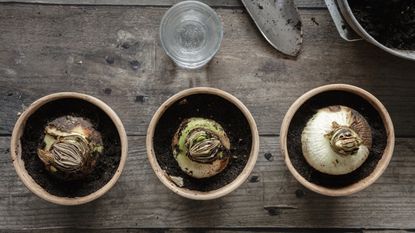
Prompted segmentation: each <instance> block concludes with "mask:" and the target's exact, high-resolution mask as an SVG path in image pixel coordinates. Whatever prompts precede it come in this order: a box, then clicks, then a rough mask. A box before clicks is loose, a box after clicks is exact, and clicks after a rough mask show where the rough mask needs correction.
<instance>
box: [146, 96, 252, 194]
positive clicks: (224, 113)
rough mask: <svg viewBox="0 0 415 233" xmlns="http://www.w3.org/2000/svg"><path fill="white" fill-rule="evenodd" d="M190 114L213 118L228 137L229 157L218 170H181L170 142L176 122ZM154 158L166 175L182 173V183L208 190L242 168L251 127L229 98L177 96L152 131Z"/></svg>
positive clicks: (221, 183)
mask: <svg viewBox="0 0 415 233" xmlns="http://www.w3.org/2000/svg"><path fill="white" fill-rule="evenodd" d="M190 117H203V118H208V119H212V120H215V121H216V122H218V123H219V124H220V125H221V126H222V127H223V128H224V130H225V132H226V134H227V135H228V137H229V139H230V141H231V160H230V162H229V165H228V166H227V167H226V168H225V170H224V171H222V172H221V173H219V174H217V175H215V176H213V177H210V178H204V179H196V178H193V177H190V176H188V175H187V174H186V173H184V172H183V171H182V170H181V169H180V167H179V165H178V164H177V162H176V160H175V159H174V157H173V153H172V150H171V142H172V138H173V136H174V134H175V133H176V130H177V129H178V127H179V125H180V123H181V122H182V121H183V120H184V119H187V118H190ZM153 141H154V152H155V155H156V158H157V161H158V163H159V165H160V167H161V168H162V169H164V170H165V171H166V172H167V174H168V175H170V176H176V177H182V178H183V187H184V188H188V189H191V190H197V191H212V190H216V189H219V188H221V187H223V186H225V185H227V184H229V183H231V182H232V181H233V180H235V178H236V177H237V176H238V175H239V174H240V173H241V172H242V170H243V169H244V168H245V165H246V163H247V161H248V159H249V154H250V151H251V144H252V139H251V130H250V127H249V124H248V122H247V120H246V118H245V116H244V115H243V113H242V112H241V111H240V110H239V109H238V108H237V107H236V106H234V105H233V104H232V103H230V102H229V101H227V100H225V99H223V98H221V97H219V96H215V95H208V94H195V95H191V96H188V97H185V98H183V99H181V100H178V101H177V102H176V103H174V104H173V105H172V106H171V107H170V108H169V109H167V110H166V112H165V113H164V114H163V115H162V116H161V118H160V120H159V122H158V124H157V126H156V129H155V133H154V138H153Z"/></svg>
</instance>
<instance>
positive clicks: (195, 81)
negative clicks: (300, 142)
mask: <svg viewBox="0 0 415 233" xmlns="http://www.w3.org/2000/svg"><path fill="white" fill-rule="evenodd" d="M164 12H165V9H160V8H135V7H130V8H126V7H107V6H101V7H76V6H71V7H64V6H51V5H48V6H39V5H2V7H1V8H0V87H1V88H0V106H2V111H1V112H0V134H2V135H7V134H10V133H11V130H12V127H13V124H14V122H15V121H16V119H17V114H18V113H19V112H21V111H23V109H24V108H25V107H26V106H28V105H29V104H30V103H32V102H33V101H34V100H36V99H37V98H39V97H41V96H43V95H46V94H49V93H53V92H59V91H78V92H83V93H87V94H91V95H93V96H96V97H98V98H100V99H102V100H104V101H105V102H107V103H108V104H109V105H110V106H111V107H112V108H113V109H114V110H115V111H116V112H117V113H118V114H119V115H120V117H121V119H122V120H123V122H124V124H125V126H126V129H127V131H128V133H129V134H132V135H144V134H145V132H146V128H147V126H148V123H149V121H150V119H151V117H152V115H153V113H154V112H155V110H156V109H157V107H158V106H159V105H160V104H161V103H162V102H164V101H165V100H166V99H167V98H168V97H170V96H171V95H173V94H174V93H177V92H178V91H180V90H183V89H186V88H189V87H194V86H211V87H217V88H221V89H224V90H226V91H228V92H230V93H231V94H233V95H235V96H236V97H238V98H239V99H240V100H241V101H242V102H244V103H245V104H246V105H247V107H248V108H249V109H250V110H251V111H252V113H253V115H254V117H255V119H256V121H257V124H258V127H259V131H260V133H261V134H263V135H270V134H272V135H276V134H278V132H279V128H280V124H281V121H282V118H283V116H284V114H285V112H286V111H287V109H288V108H289V106H290V105H291V104H292V103H293V102H294V100H295V99H296V98H298V97H299V96H300V95H302V94H303V93H304V92H306V91H308V90H310V89H311V88H314V87H317V86H320V85H324V84H328V83H349V84H353V85H357V86H360V87H362V88H365V89H367V90H368V91H370V92H372V93H373V94H374V95H376V96H377V97H378V98H379V99H380V100H381V101H383V103H384V104H385V105H386V107H387V108H388V109H389V111H390V113H391V115H392V118H393V120H394V123H395V128H396V133H397V134H398V135H401V136H413V135H414V133H415V95H414V89H415V82H414V80H413V79H414V75H413V62H410V61H406V60H402V59H399V58H396V57H393V56H391V55H389V54H386V53H384V52H383V51H380V50H378V49H377V48H375V47H374V46H371V45H369V44H368V43H365V42H360V43H359V42H357V43H347V42H345V41H343V40H341V39H340V38H339V36H338V34H337V32H336V29H335V28H334V25H333V24H332V22H331V19H330V16H329V14H328V13H327V12H326V11H325V10H302V11H301V15H302V18H303V22H304V23H303V24H304V36H305V38H304V49H303V52H302V54H301V55H300V56H299V57H298V58H297V60H292V59H286V58H284V57H282V56H281V55H280V54H279V53H278V52H277V51H275V50H274V49H273V48H272V47H271V46H270V45H269V44H268V43H267V42H266V41H265V40H264V39H263V37H262V36H261V35H260V34H259V32H258V30H257V29H256V27H255V25H254V24H253V23H252V21H251V19H250V18H249V16H248V15H247V14H246V13H245V12H244V11H241V10H232V9H219V10H218V13H219V14H220V15H221V17H222V19H223V22H224V26H225V35H224V40H223V43H222V47H221V50H220V51H219V53H218V54H217V56H216V57H215V58H214V59H213V61H212V62H211V63H210V64H209V66H207V67H206V68H205V69H203V70H200V71H185V70H182V69H178V68H177V67H176V66H175V65H174V64H173V63H172V62H171V60H170V59H169V58H168V57H167V56H166V54H165V53H164V51H163V50H162V48H161V47H160V44H159V39H158V25H159V22H160V19H161V17H162V15H163V13H164ZM313 18H314V21H316V22H318V24H319V25H316V24H315V23H314V22H313V21H312V20H311V19H313ZM106 58H110V59H109V60H111V59H114V63H113V64H109V63H108V62H107V61H106ZM107 60H108V59H107ZM133 61H138V62H139V64H140V67H139V68H138V69H137V67H132V66H131V65H130V63H131V62H133ZM110 63H111V61H110Z"/></svg>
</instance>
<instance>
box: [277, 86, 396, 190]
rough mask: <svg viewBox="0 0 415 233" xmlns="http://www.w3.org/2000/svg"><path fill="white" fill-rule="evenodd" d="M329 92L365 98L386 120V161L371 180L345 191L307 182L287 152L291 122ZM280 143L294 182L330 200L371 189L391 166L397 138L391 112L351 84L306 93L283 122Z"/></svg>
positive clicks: (288, 112)
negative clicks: (296, 114)
mask: <svg viewBox="0 0 415 233" xmlns="http://www.w3.org/2000/svg"><path fill="white" fill-rule="evenodd" d="M327 91H345V92H349V93H352V94H356V95H358V96H360V97H362V98H364V99H365V100H366V101H368V102H369V103H370V104H371V105H372V106H373V107H374V108H375V109H376V110H377V111H378V113H379V115H380V116H381V118H382V121H383V124H384V126H385V129H386V136H387V141H386V147H385V149H384V151H383V155H382V158H381V159H380V160H379V162H378V163H377V165H376V167H375V169H374V170H373V172H372V173H371V174H370V175H369V176H367V177H365V178H363V179H361V180H359V181H358V182H356V183H353V184H351V185H348V186H345V187H341V188H328V187H324V186H321V185H317V184H314V183H312V182H310V181H308V180H306V179H305V178H304V177H303V176H301V175H300V173H299V172H298V171H297V170H296V169H295V168H294V166H293V164H292V163H291V160H290V157H289V154H288V149H287V134H288V129H289V126H290V123H291V120H292V118H293V116H294V115H295V113H296V112H297V111H298V109H299V108H300V107H301V106H302V105H303V104H304V103H305V102H306V101H307V100H309V99H310V98H312V97H313V96H316V95H317V94H320V93H323V92H327ZM280 143H281V153H282V155H283V156H284V161H285V164H286V165H287V167H288V170H289V171H290V172H291V174H292V175H293V176H294V178H295V179H296V180H297V181H299V182H300V183H301V184H302V185H304V186H305V187H306V188H308V189H310V190H312V191H314V192H316V193H320V194H323V195H327V196H346V195H351V194H353V193H356V192H359V191H361V190H363V189H365V188H367V187H368V186H370V185H371V184H372V183H374V182H375V181H376V180H377V179H378V178H379V177H380V176H381V175H382V173H383V172H384V171H385V169H386V167H387V166H388V164H389V162H390V160H391V158H392V154H393V149H394V145H395V134H394V128H393V123H392V119H391V118H390V116H389V113H388V111H387V110H386V108H385V106H384V105H383V104H382V103H381V102H380V101H379V100H378V99H377V98H376V97H375V96H373V95H372V94H371V93H369V92H367V91H366V90H364V89H362V88H359V87H356V86H352V85H348V84H329V85H324V86H320V87H317V88H314V89H312V90H310V91H308V92H306V93H305V94H303V95H302V96H300V97H299V98H298V99H297V100H296V101H295V102H294V103H293V104H292V105H291V106H290V108H289V109H288V111H287V113H286V114H285V117H284V119H283V122H282V126H281V131H280Z"/></svg>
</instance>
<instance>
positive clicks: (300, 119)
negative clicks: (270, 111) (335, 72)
mask: <svg viewBox="0 0 415 233" xmlns="http://www.w3.org/2000/svg"><path fill="white" fill-rule="evenodd" d="M332 105H344V106H347V107H350V108H352V109H354V110H356V111H358V112H359V113H360V114H362V116H364V117H365V118H366V120H367V122H368V123H369V125H370V127H371V130H372V148H371V149H370V153H369V156H368V159H367V160H366V161H365V162H364V163H363V164H362V166H360V167H359V168H358V169H356V170H355V171H353V172H351V173H349V174H345V175H338V176H336V175H328V174H324V173H321V172H319V171H317V170H315V169H314V168H313V167H311V166H310V165H309V164H308V163H307V161H306V160H305V158H304V156H303V153H302V149H301V133H302V131H303V129H304V127H305V125H306V124H307V122H308V120H309V119H310V118H311V117H312V116H313V115H314V114H315V113H316V112H317V110H319V109H321V108H324V107H328V106H332ZM386 139H387V134H386V129H385V127H384V125H383V121H382V119H381V117H380V115H379V113H378V111H377V110H376V109H375V108H374V107H373V106H372V105H371V104H370V103H369V102H367V101H366V100H365V99H363V98H362V97H360V96H357V95H355V94H351V93H348V92H343V91H329V92H324V93H321V94H318V95H316V96H314V97H312V98H311V99H309V100H308V101H306V102H305V103H304V104H303V105H302V106H301V107H300V108H299V109H298V111H297V112H296V113H295V115H294V117H293V118H292V120H291V123H290V126H289V129H288V135H287V149H288V154H289V157H290V160H291V163H292V164H293V166H294V168H295V169H296V170H297V171H298V172H299V173H300V174H301V175H302V176H303V177H304V178H305V179H306V180H308V181H310V182H312V183H315V184H318V185H322V186H325V187H330V188H336V187H339V188H340V187H344V186H348V185H351V184H354V183H356V182H358V181H359V180H361V179H364V178H365V177H368V176H369V175H370V174H371V173H372V172H373V170H374V169H375V167H376V165H377V164H378V162H379V160H380V159H381V158H382V155H383V151H384V149H385V147H386Z"/></svg>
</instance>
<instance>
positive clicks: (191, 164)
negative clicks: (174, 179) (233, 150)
mask: <svg viewBox="0 0 415 233" xmlns="http://www.w3.org/2000/svg"><path fill="white" fill-rule="evenodd" d="M229 149H230V142H229V138H228V136H227V135H226V133H225V131H224V130H223V128H222V126H221V125H219V124H218V123H217V122H215V121H213V120H210V119H204V118H196V117H194V118H189V119H186V120H184V121H183V122H182V123H181V124H180V126H179V129H178V130H177V132H176V134H175V135H174V137H173V140H172V150H173V155H174V158H175V159H176V161H177V163H178V164H179V166H180V168H181V169H182V171H184V172H185V173H187V174H188V175H189V176H192V177H194V178H199V179H200V178H207V177H211V176H214V175H216V174H218V173H220V172H221V171H223V169H225V168H226V166H227V165H228V163H229Z"/></svg>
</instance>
